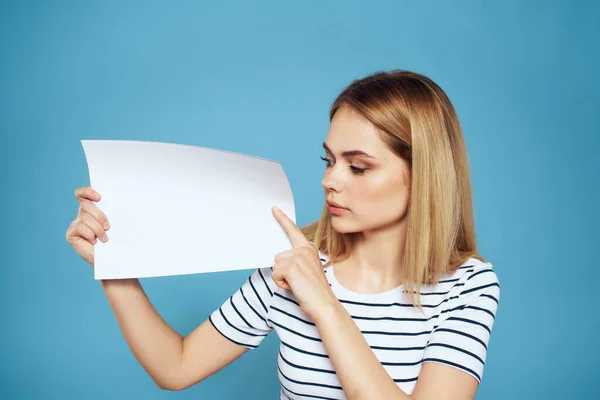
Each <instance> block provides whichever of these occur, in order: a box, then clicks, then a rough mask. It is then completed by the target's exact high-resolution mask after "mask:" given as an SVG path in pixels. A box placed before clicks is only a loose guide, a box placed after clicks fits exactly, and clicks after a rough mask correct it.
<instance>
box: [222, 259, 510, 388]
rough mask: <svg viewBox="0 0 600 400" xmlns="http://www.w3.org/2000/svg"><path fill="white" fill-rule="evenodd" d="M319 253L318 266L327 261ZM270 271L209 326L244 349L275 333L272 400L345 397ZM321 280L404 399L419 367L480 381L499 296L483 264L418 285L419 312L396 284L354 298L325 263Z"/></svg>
mask: <svg viewBox="0 0 600 400" xmlns="http://www.w3.org/2000/svg"><path fill="white" fill-rule="evenodd" d="M320 255H321V261H323V263H325V262H326V261H327V257H326V256H325V255H324V254H323V253H321V254H320ZM271 273H272V268H259V269H257V270H256V271H254V272H253V273H252V275H251V276H250V277H249V278H248V280H247V281H246V282H245V283H244V284H243V285H242V287H241V288H240V289H239V290H238V291H237V292H235V293H234V294H233V295H232V296H231V297H230V298H229V299H228V300H227V301H225V303H223V305H222V306H221V307H220V308H219V309H217V310H215V311H214V312H213V313H212V314H211V316H210V321H211V323H212V324H213V325H214V327H215V328H216V329H217V330H218V331H219V332H220V333H221V334H222V335H223V336H225V337H226V338H228V339H229V340H231V341H232V342H234V343H237V344H239V345H241V346H244V347H247V348H250V349H252V348H256V347H257V346H258V345H259V344H260V343H261V341H262V340H263V339H264V338H265V336H266V335H267V334H269V333H270V332H271V331H272V330H275V332H277V335H278V336H279V339H280V342H281V344H280V348H279V355H278V362H277V364H278V365H277V369H278V374H279V381H280V383H281V394H280V399H308V398H319V399H345V398H346V396H345V395H344V391H343V389H342V386H341V384H340V381H339V380H338V378H337V375H336V373H335V370H334V367H333V365H332V364H331V361H330V360H329V357H328V355H327V351H326V350H325V347H324V346H323V343H322V342H321V338H320V337H319V332H318V330H317V328H316V326H315V324H314V323H313V322H312V321H311V319H310V318H309V317H308V316H307V315H306V314H305V313H304V312H303V311H302V309H301V308H300V306H299V305H298V302H297V301H296V300H295V298H294V295H293V293H292V292H291V291H289V290H285V289H281V288H279V287H277V286H276V285H275V283H274V281H273V279H272V278H271ZM325 275H326V276H327V279H328V281H329V283H330V285H331V288H332V290H333V292H334V293H335V295H336V296H337V298H338V299H339V301H340V302H341V303H342V305H343V306H344V307H345V308H346V310H347V311H348V313H349V314H350V315H351V316H352V319H353V320H354V322H355V323H356V325H357V326H358V328H359V329H360V330H361V332H362V333H363V336H364V337H365V339H366V341H367V342H368V344H369V346H370V347H371V349H372V350H373V352H374V354H375V355H376V357H377V358H378V360H379V361H380V362H381V364H382V365H383V367H384V368H385V370H386V371H387V372H388V374H389V375H390V377H391V378H392V379H393V380H394V382H396V384H397V385H398V387H399V388H400V389H402V390H403V391H404V392H405V393H406V394H409V395H410V394H411V393H412V391H413V389H414V386H415V384H416V382H417V378H418V376H419V371H420V370H421V366H422V364H423V363H424V362H437V363H443V364H446V365H450V366H452V367H455V368H459V369H461V370H463V371H465V372H466V373H468V374H470V375H472V376H474V377H475V378H476V379H477V380H478V381H481V376H482V373H483V366H484V362H485V358H486V352H487V346H488V341H489V339H490V334H491V330H492V325H493V323H494V318H495V316H496V310H497V307H498V300H499V298H500V286H499V284H498V278H497V275H496V273H495V272H494V271H493V269H492V265H491V264H490V263H483V262H481V261H479V260H477V259H475V258H470V259H469V260H467V261H466V262H465V263H464V264H463V265H462V266H461V267H460V269H458V270H457V271H456V272H455V273H454V274H452V275H447V276H444V277H442V280H441V281H440V282H439V283H438V284H437V285H424V286H422V287H421V304H422V305H423V312H420V311H419V310H418V309H417V308H415V307H414V306H412V305H411V304H410V302H409V301H408V298H407V295H406V293H405V292H403V289H402V288H403V287H402V286H400V287H398V288H395V289H392V290H390V291H387V292H384V293H378V294H360V293H356V292H352V291H350V290H348V289H345V288H344V287H342V286H341V285H340V284H339V283H338V281H337V280H336V278H335V275H334V271H333V267H332V266H331V265H330V266H328V267H327V268H325ZM340 334H342V333H340ZM349 351H352V349H349Z"/></svg>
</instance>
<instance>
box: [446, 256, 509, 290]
mask: <svg viewBox="0 0 600 400" xmlns="http://www.w3.org/2000/svg"><path fill="white" fill-rule="evenodd" d="M442 279H443V280H446V281H450V280H451V281H453V282H455V288H457V289H459V291H460V296H461V297H465V296H468V297H471V296H477V295H480V294H482V293H488V294H490V295H493V296H494V297H495V298H497V297H499V291H500V282H499V280H498V275H497V274H496V271H495V269H494V266H493V265H492V263H491V262H489V261H482V260H479V259H477V258H474V257H470V258H468V259H467V260H466V261H465V262H463V263H462V264H461V266H460V267H459V268H458V269H457V270H456V271H455V272H454V273H452V274H449V275H447V276H445V277H443V278H442Z"/></svg>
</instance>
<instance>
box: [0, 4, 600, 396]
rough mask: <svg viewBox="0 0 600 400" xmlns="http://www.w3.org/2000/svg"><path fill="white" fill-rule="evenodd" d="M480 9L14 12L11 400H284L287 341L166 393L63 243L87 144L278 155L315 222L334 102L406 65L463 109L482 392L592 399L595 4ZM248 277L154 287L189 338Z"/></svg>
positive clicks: (0, 301)
mask: <svg viewBox="0 0 600 400" xmlns="http://www.w3.org/2000/svg"><path fill="white" fill-rule="evenodd" d="M483 3H486V4H483ZM487 3H490V2H474V1H473V2H471V1H459V2H446V1H439V2H431V1H426V2H418V4H417V2H414V1H348V0H346V1H343V2H342V1H339V2H334V1H316V0H315V1H303V2H294V3H292V2H279V1H262V2H257V3H256V4H254V3H252V4H251V2H245V1H219V2H217V1H212V2H193V1H180V2H167V1H164V2H159V1H154V2H149V1H143V2H142V1H140V2H134V1H101V2H90V1H88V2H85V1H79V2H77V1H72V2H65V1H53V2H42V1H38V2H32V1H19V2H17V1H14V2H7V1H3V2H2V3H1V6H0V133H1V141H0V163H1V167H2V175H1V176H2V182H1V188H2V207H1V209H0V213H1V214H0V221H1V222H2V228H3V229H2V240H1V246H2V248H1V251H0V315H1V329H0V340H1V346H2V347H1V350H0V397H2V398H3V399H13V398H14V399H29V398H30V399H42V398H43V399H51V398H86V399H107V398H112V399H121V398H123V399H125V398H127V399H130V398H138V397H139V398H145V399H166V398H178V399H184V398H185V399H199V398H202V399H215V398H216V399H233V398H244V399H265V398H270V399H274V398H278V397H277V395H278V391H279V385H278V381H277V373H276V348H277V345H278V340H277V338H276V336H275V335H270V336H269V337H268V338H267V339H266V341H265V342H263V345H261V347H260V348H259V349H257V350H255V351H252V352H249V353H247V354H246V355H245V356H243V357H242V358H240V359H239V360H237V361H236V362H234V363H233V364H232V365H230V366H229V367H228V368H226V369H224V370H222V371H220V372H218V373H217V374H216V375H214V376H212V377H210V378H209V379H207V380H206V381H204V382H202V383H200V384H198V385H196V386H194V387H192V388H190V389H188V390H185V391H183V392H168V391H161V390H160V389H158V388H157V387H156V386H155V385H154V384H153V382H152V380H151V379H150V378H149V376H148V375H147V374H146V373H145V371H144V370H143V369H142V367H141V366H140V365H139V364H138V363H137V361H136V360H135V358H134V357H133V355H132V354H131V352H130V350H129V348H128V347H127V344H126V342H125V341H124V339H123V337H122V334H121V332H120V330H119V327H118V325H117V323H116V320H115V318H114V316H113V314H112V312H111V310H110V308H109V306H108V303H107V301H106V298H105V297H104V293H103V291H102V289H101V287H100V285H99V283H98V282H97V281H95V280H94V279H93V271H92V269H91V268H90V266H89V265H88V264H87V263H85V262H84V261H83V260H82V259H80V258H79V257H78V256H77V254H76V253H75V251H74V250H73V249H72V248H71V247H70V246H69V245H68V243H67V242H66V240H65V231H66V229H67V227H68V225H69V223H70V222H71V220H72V219H74V218H75V216H76V213H77V206H78V203H77V201H76V199H75V197H74V195H73V191H74V189H75V188H76V187H78V186H83V185H88V184H89V176H88V172H87V165H86V162H85V157H84V153H83V149H82V146H81V143H80V140H81V139H127V140H147V141H164V142H173V143H185V144H192V145H199V146H206V147H214V148H219V149H225V150H230V151H236V152H241V153H246V154H252V155H256V156H261V157H266V158H271V159H277V160H281V162H282V164H283V166H284V168H285V170H286V173H287V174H288V177H289V180H290V182H291V185H292V189H293V191H294V195H295V201H296V207H297V220H298V223H299V224H300V225H303V224H306V223H308V222H311V221H313V220H315V219H316V218H318V215H319V211H320V207H321V204H322V201H323V193H322V189H321V187H320V179H321V176H322V172H323V166H324V164H323V163H322V161H321V160H319V156H321V155H322V150H321V143H322V142H323V140H324V138H325V136H326V134H327V129H328V117H327V116H328V107H329V105H330V103H331V102H332V101H333V99H334V98H335V96H336V95H337V94H338V93H339V91H340V90H341V89H342V88H343V87H344V86H345V85H347V84H348V83H349V82H350V81H351V80H352V79H355V78H359V77H362V76H364V75H365V74H367V73H371V72H375V71H377V70H386V69H392V68H402V69H409V70H414V71H416V72H420V73H424V74H426V75H428V76H430V77H431V78H433V79H434V80H435V81H436V82H438V83H439V84H440V85H441V86H442V88H444V89H445V90H446V91H447V93H448V94H449V96H450V98H451V99H452V101H453V102H454V104H455V106H456V109H457V111H458V114H459V117H460V119H461V122H462V125H463V128H464V133H465V137H466V140H467V146H468V148H469V155H470V162H471V167H472V178H473V191H474V202H475V213H476V224H477V229H478V239H479V244H480V247H481V251H482V253H483V255H484V256H485V257H487V258H488V259H489V260H490V261H491V262H492V263H493V264H494V266H495V269H496V271H497V274H498V276H499V278H500V283H501V287H502V296H501V301H500V307H499V310H498V316H497V320H496V325H495V327H494V331H493V333H492V337H491V341H490V347H489V352H488V360H487V363H486V368H485V373H484V375H483V383H482V384H481V386H480V389H479V391H478V396H477V398H478V399H507V398H519V399H545V400H548V399H565V398H569V399H592V398H599V397H600V389H599V388H598V384H597V383H596V382H595V381H594V378H598V376H599V372H600V371H599V367H598V360H600V351H599V346H598V341H597V338H598V328H599V317H598V316H599V314H600V313H598V310H597V308H598V307H597V292H596V291H597V290H598V283H599V275H600V274H599V272H598V271H599V268H598V264H597V261H596V259H595V258H593V256H592V253H593V249H595V248H597V247H596V246H597V243H598V240H599V234H598V224H599V223H600V218H599V216H600V212H599V211H598V204H600V201H599V200H600V199H599V196H598V194H599V192H598V190H599V188H600V185H599V183H600V182H599V178H598V173H597V171H598V167H597V162H598V159H599V157H598V150H600V146H599V144H600V143H599V142H600V134H599V133H600V78H598V72H599V71H600V58H599V55H600V7H599V6H598V5H597V4H598V3H597V2H596V3H595V2H592V1H577V2H574V1H527V2H519V1H503V2H496V3H497V4H496V5H491V4H487ZM99 206H101V202H100V203H99ZM151 217H152V216H150V215H149V216H148V218H151ZM248 273H249V271H248V270H244V271H235V272H227V273H213V274H206V275H191V276H179V277H167V278H154V279H145V280H143V284H144V287H145V289H146V291H147V293H148V295H149V297H150V299H151V300H152V302H153V303H154V305H155V306H156V308H157V309H158V311H159V312H160V313H161V315H162V316H163V317H164V318H165V319H166V320H167V321H168V322H169V323H170V324H171V325H172V326H173V327H174V328H175V329H177V330H178V331H179V332H180V333H182V334H187V333H189V332H191V330H193V329H194V328H195V327H196V326H197V325H198V324H200V323H201V322H202V321H203V320H204V319H205V318H206V317H207V316H208V315H209V313H210V312H211V311H212V310H214V309H215V308H216V307H218V306H220V305H221V303H222V302H223V301H224V300H225V299H226V298H227V297H228V296H229V295H230V294H232V293H233V291H234V290H236V289H237V288H238V287H239V286H240V285H241V283H242V282H243V281H244V279H245V278H246V276H247V275H248Z"/></svg>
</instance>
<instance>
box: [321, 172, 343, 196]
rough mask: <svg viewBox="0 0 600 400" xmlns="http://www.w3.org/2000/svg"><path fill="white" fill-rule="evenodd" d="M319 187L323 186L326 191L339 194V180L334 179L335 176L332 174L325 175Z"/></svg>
mask: <svg viewBox="0 0 600 400" xmlns="http://www.w3.org/2000/svg"><path fill="white" fill-rule="evenodd" d="M321 185H323V187H324V188H325V189H326V190H332V191H334V192H339V191H340V187H341V184H340V181H339V179H335V176H334V175H333V174H332V173H325V176H324V177H323V180H321Z"/></svg>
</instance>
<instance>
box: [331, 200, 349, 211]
mask: <svg viewBox="0 0 600 400" xmlns="http://www.w3.org/2000/svg"><path fill="white" fill-rule="evenodd" d="M327 204H328V205H329V212H330V213H331V214H333V215H342V214H343V213H345V212H346V211H348V209H347V208H344V207H342V206H341V205H339V204H337V203H336V202H334V201H330V200H328V201H327Z"/></svg>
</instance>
